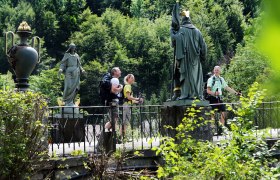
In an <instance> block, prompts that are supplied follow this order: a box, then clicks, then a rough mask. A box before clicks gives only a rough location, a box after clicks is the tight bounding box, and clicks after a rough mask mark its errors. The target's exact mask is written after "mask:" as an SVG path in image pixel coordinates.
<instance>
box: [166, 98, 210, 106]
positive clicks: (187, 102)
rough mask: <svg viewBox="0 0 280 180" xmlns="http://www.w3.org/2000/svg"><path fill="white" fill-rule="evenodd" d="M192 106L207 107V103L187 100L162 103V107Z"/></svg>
mask: <svg viewBox="0 0 280 180" xmlns="http://www.w3.org/2000/svg"><path fill="white" fill-rule="evenodd" d="M193 104H195V105H197V106H201V107H207V106H209V101H197V100H189V99H182V100H177V101H167V102H164V103H163V105H164V106H169V107H171V106H192V105H193Z"/></svg>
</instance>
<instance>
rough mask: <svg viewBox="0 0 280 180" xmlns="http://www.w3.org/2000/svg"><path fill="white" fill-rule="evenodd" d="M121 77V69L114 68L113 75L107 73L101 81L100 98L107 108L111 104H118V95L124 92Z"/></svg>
mask: <svg viewBox="0 0 280 180" xmlns="http://www.w3.org/2000/svg"><path fill="white" fill-rule="evenodd" d="M120 77H121V70H120V68H119V67H114V68H112V70H111V73H106V74H104V75H103V78H102V80H101V81H100V84H99V88H100V92H99V95H100V98H101V103H102V104H103V105H105V106H109V105H110V103H112V102H116V103H118V102H119V101H118V99H119V97H118V95H119V94H120V92H121V91H122V88H123V86H122V85H121V84H120V81H119V78H120Z"/></svg>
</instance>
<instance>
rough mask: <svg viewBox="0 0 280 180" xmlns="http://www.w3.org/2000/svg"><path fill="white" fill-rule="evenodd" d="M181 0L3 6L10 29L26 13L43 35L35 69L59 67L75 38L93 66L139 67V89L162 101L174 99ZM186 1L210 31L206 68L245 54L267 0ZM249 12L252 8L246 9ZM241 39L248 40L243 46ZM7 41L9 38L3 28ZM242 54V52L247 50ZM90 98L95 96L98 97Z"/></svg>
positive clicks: (0, 23)
mask: <svg viewBox="0 0 280 180" xmlns="http://www.w3.org/2000/svg"><path fill="white" fill-rule="evenodd" d="M174 3H175V1H174V0H166V1H162V0H124V1H117V0H106V1H105V0H102V1H97V0H93V1H86V0H82V1H79V0H67V1H66V0H56V1H47V0H39V1H35V0H28V1H27V0H26V1H18V0H16V1H14V0H5V1H3V2H2V4H1V7H0V27H1V30H2V31H3V32H4V31H7V30H12V31H15V30H16V27H17V26H18V24H19V23H20V22H21V21H22V20H26V21H27V22H28V23H29V24H30V25H31V27H32V29H33V32H34V35H35V34H36V35H37V36H39V37H42V42H43V48H42V51H41V52H43V54H42V57H41V59H42V63H41V64H40V65H39V66H38V67H37V68H36V71H34V74H39V73H40V72H41V71H43V70H45V69H50V68H53V67H55V66H56V63H57V62H59V61H60V60H61V58H62V56H63V54H64V52H65V50H66V49H67V46H68V44H69V43H70V42H74V43H75V44H76V45H77V51H78V54H79V55H80V56H81V59H82V64H83V65H84V66H85V65H88V66H90V64H91V62H92V61H96V62H99V63H100V64H101V66H104V67H106V70H107V69H109V68H111V67H113V66H119V67H120V68H121V70H122V72H123V75H126V74H127V73H133V74H134V75H135V77H136V80H137V85H138V88H139V91H141V92H142V93H145V94H146V95H147V99H150V98H151V95H152V94H157V98H159V99H160V102H161V101H165V100H166V99H164V98H166V97H167V96H168V95H167V94H168V92H169V91H170V90H169V86H170V84H171V72H172V69H171V67H172V63H173V62H172V59H173V58H172V54H173V52H172V51H173V49H172V48H171V47H170V36H169V28H170V21H171V10H172V7H173V5H174ZM180 3H181V5H182V8H183V9H189V10H190V12H191V19H192V21H193V24H194V25H195V26H197V27H198V29H200V30H201V31H202V34H203V37H204V38H205V41H206V43H207V46H208V58H207V61H205V62H202V64H203V66H202V67H203V72H204V74H206V73H207V72H209V71H211V70H212V68H213V66H214V65H217V64H224V63H227V64H228V63H229V61H230V59H231V58H232V57H233V56H234V54H235V52H236V50H237V54H239V55H241V54H240V53H241V52H242V51H243V48H244V47H243V45H244V41H243V39H244V35H245V34H246V33H247V35H246V37H248V34H249V35H252V34H253V33H252V32H250V31H248V30H247V29H245V27H247V26H248V24H249V25H250V23H251V19H250V17H257V16H258V15H259V13H258V9H259V5H260V1H259V0H240V1H235V0H227V1H222V0H210V1H206V0H182V1H180ZM248 13H250V16H244V15H247V14H248ZM243 14H244V15H243ZM238 43H240V44H241V45H239V46H238V48H237V49H236V47H237V44H238ZM0 46H2V47H3V46H4V38H3V37H1V36H0ZM249 48H250V46H248V49H246V48H245V51H249ZM0 51H1V52H2V53H0V67H1V68H0V72H2V73H6V72H7V70H8V68H9V65H8V63H7V61H6V57H5V55H4V54H5V53H4V51H3V49H1V50H0ZM241 56H242V57H240V58H239V57H238V58H239V59H243V58H247V57H246V56H245V55H243V54H242V55H241ZM233 66H234V65H233ZM261 69H262V68H261ZM100 72H101V71H100ZM102 72H103V70H102ZM229 72H231V71H229ZM258 72H260V71H257V72H256V73H258ZM42 74H44V72H43V73H42ZM92 74H94V73H92ZM97 74H98V72H97ZM97 74H96V75H94V76H93V77H90V76H87V77H86V79H88V78H92V79H95V81H96V82H97V81H98V80H99V79H100V78H101V77H97ZM40 76H42V75H40ZM46 77H47V76H46ZM39 79H40V78H39ZM229 80H231V79H229ZM46 81H48V80H46ZM85 81H88V82H90V81H91V80H85ZM233 81H235V80H233ZM88 85H90V84H83V88H82V91H81V94H82V93H84V94H85V95H83V96H86V94H88V93H92V91H90V87H86V86H88ZM234 85H235V84H234ZM95 86H96V85H95ZM37 90H38V91H39V90H40V88H37ZM84 90H86V91H84ZM42 91H44V90H42ZM44 93H45V92H44ZM169 93H170V92H169ZM50 95H53V94H50ZM92 97H93V96H92ZM50 98H53V97H50ZM82 101H83V102H84V104H91V102H92V103H97V101H98V100H97V99H93V100H92V99H91V100H89V98H87V100H82ZM52 102H54V101H53V100H52Z"/></svg>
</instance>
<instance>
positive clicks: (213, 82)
mask: <svg viewBox="0 0 280 180" xmlns="http://www.w3.org/2000/svg"><path fill="white" fill-rule="evenodd" d="M212 79H213V81H212V86H211V88H212V87H213V86H214V85H215V83H216V80H215V79H216V78H215V76H213V78H212ZM220 82H221V85H223V81H222V78H220Z"/></svg>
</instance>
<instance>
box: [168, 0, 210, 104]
mask: <svg viewBox="0 0 280 180" xmlns="http://www.w3.org/2000/svg"><path fill="white" fill-rule="evenodd" d="M178 7H179V6H178V5H175V7H174V9H175V10H176V8H178ZM173 11H174V10H173ZM177 11H179V10H178V9H177ZM182 15H183V18H182V22H181V24H180V26H179V27H177V28H174V26H171V29H170V35H171V39H172V41H173V44H174V48H175V51H174V54H175V59H176V64H177V67H179V72H180V79H179V80H180V89H181V95H180V97H178V98H177V99H179V100H180V99H195V98H197V99H201V100H202V99H203V72H202V66H201V61H205V60H206V54H207V46H206V43H205V41H204V39H203V37H202V35H201V32H200V31H199V30H198V29H197V28H196V27H195V26H194V25H193V24H192V23H191V19H190V17H189V11H183V13H182ZM172 23H173V22H172Z"/></svg>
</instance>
